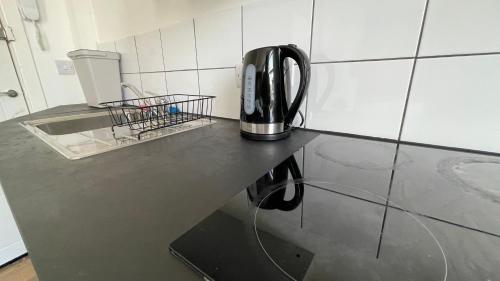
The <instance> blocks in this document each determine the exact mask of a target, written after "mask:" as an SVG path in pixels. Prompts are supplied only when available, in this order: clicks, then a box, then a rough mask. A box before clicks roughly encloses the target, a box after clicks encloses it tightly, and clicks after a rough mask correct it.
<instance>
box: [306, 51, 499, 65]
mask: <svg viewBox="0 0 500 281" xmlns="http://www.w3.org/2000/svg"><path fill="white" fill-rule="evenodd" d="M495 55H500V52H480V53H460V54H447V55H428V56H405V57H388V58H368V59H350V60H331V61H314V62H311V64H336V63H356V62H376V61H392V60H409V59H417V60H422V59H440V58H454V57H474V56H495Z"/></svg>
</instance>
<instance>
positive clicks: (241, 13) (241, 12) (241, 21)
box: [240, 5, 244, 62]
mask: <svg viewBox="0 0 500 281" xmlns="http://www.w3.org/2000/svg"><path fill="white" fill-rule="evenodd" d="M240 17H241V18H240V25H241V61H242V62H243V56H244V54H243V5H241V6H240Z"/></svg>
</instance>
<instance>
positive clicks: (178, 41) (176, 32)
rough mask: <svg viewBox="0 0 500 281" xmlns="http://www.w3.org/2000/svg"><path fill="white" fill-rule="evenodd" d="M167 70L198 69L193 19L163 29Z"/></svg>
mask: <svg viewBox="0 0 500 281" xmlns="http://www.w3.org/2000/svg"><path fill="white" fill-rule="evenodd" d="M161 39H162V44H163V51H164V61H165V68H166V70H183V69H196V68H197V65H196V49H195V41H194V25H193V21H192V20H189V21H185V22H182V23H179V24H177V25H174V26H171V27H169V28H164V29H161Z"/></svg>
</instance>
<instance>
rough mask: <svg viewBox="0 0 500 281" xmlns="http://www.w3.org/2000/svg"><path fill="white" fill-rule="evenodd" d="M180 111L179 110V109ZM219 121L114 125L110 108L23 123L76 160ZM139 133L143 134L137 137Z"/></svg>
mask: <svg viewBox="0 0 500 281" xmlns="http://www.w3.org/2000/svg"><path fill="white" fill-rule="evenodd" d="M179 115H180V113H179ZM214 123H216V122H215V121H214V120H213V119H212V118H208V117H201V118H198V119H194V120H191V121H189V122H183V123H177V124H175V125H170V126H168V127H162V128H157V129H155V130H145V131H141V130H134V129H133V128H131V127H130V126H113V122H112V120H111V119H110V117H109V112H106V111H101V112H93V113H85V114H77V115H69V116H57V117H51V118H44V119H38V120H30V121H25V122H22V123H20V124H21V125H22V126H23V127H24V128H26V129H27V130H28V131H30V132H31V133H33V134H34V135H35V136H37V137H38V138H40V139H41V140H43V141H44V142H45V143H47V144H48V145H49V146H50V147H52V148H53V149H54V150H56V151H57V152H59V153H61V154H62V155H63V156H64V157H66V158H68V159H71V160H75V159H80V158H84V157H88V156H91V155H96V154H100V153H103V152H107V151H111V150H114V149H119V148H122V147H127V146H131V145H134V144H138V143H143V142H146V141H150V140H154V139H158V138H162V137H166V136H170V135H173V134H177V133H181V132H186V131H189V130H193V129H196V128H200V127H204V126H207V125H210V124H214ZM138 134H140V135H141V136H140V138H139V137H138Z"/></svg>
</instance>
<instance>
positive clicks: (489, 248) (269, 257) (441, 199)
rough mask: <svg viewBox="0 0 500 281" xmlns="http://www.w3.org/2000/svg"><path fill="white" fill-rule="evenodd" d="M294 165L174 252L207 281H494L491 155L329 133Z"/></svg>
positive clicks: (498, 170) (495, 180)
mask: <svg viewBox="0 0 500 281" xmlns="http://www.w3.org/2000/svg"><path fill="white" fill-rule="evenodd" d="M396 154H397V161H396V163H394V159H395V155H396ZM294 157H295V159H296V160H297V162H298V163H299V165H298V166H299V167H300V173H301V175H300V177H301V179H300V180H299V181H296V182H293V181H291V174H292V173H291V172H290V175H289V176H288V178H289V182H288V184H287V185H286V190H285V192H280V191H283V190H280V189H279V188H280V187H283V186H285V185H275V184H273V183H270V182H269V179H270V177H267V178H262V179H260V180H258V181H257V182H256V183H254V184H253V185H252V186H250V187H249V188H248V189H247V190H243V191H242V192H240V193H239V194H237V195H235V196H234V197H233V198H232V199H231V200H229V201H228V202H227V203H226V204H225V206H223V207H222V208H220V209H218V210H217V211H216V212H213V213H211V214H208V215H207V217H206V218H205V219H204V220H203V221H202V222H201V223H200V224H198V225H197V226H195V227H194V228H192V229H191V230H190V231H188V232H186V233H185V234H184V235H183V236H181V238H179V239H177V240H176V241H175V242H174V243H173V244H172V247H173V250H174V251H175V252H176V254H177V255H179V256H181V257H182V258H184V259H186V260H187V261H189V262H192V263H193V264H194V265H195V266H196V267H197V268H200V270H201V271H203V272H204V273H205V274H207V275H209V276H211V277H215V279H216V280H219V279H218V278H221V279H220V280H249V281H250V280H303V281H309V280H337V281H352V280H384V281H386V280H395V281H401V280H404V281H410V280H411V281H420V280H426V281H443V280H453V281H455V280H459V281H471V280H474V281H476V280H477V281H480V280H489V281H493V280H500V279H499V276H500V255H499V254H498V253H500V216H499V214H500V185H499V183H500V157H498V156H494V155H486V154H475V153H467V152H463V151H457V150H453V149H437V148H432V147H423V146H415V145H407V144H400V145H399V147H398V146H397V145H396V143H391V142H381V141H373V140H366V139H360V138H351V137H343V136H339V135H334V134H322V135H320V136H318V137H316V138H315V139H314V140H312V141H311V142H309V143H308V144H306V145H305V146H304V147H303V148H302V149H301V150H300V151H298V152H297V153H295V154H294ZM393 163H394V164H393ZM280 167H281V166H280ZM279 171H280V168H277V169H274V170H273V175H282V174H283V172H279ZM277 177H278V176H277ZM294 183H303V185H304V187H303V189H302V190H301V189H300V188H298V189H297V186H296V185H294ZM259 190H260V194H259ZM274 194H276V195H274ZM297 194H301V196H300V197H301V199H300V200H298V199H297V197H296V195H297ZM290 202H294V204H293V205H292V206H293V207H291V205H290ZM260 204H264V206H263V207H260V206H261V205H260ZM257 206H259V207H257ZM256 214H257V216H255V215H256ZM256 233H259V234H258V235H257V234H256ZM209 238H210V239H209ZM257 238H258V241H257ZM259 243H260V244H259ZM235 261H236V262H235ZM283 272H285V273H286V274H288V276H289V277H290V276H291V277H293V278H290V279H289V278H288V277H287V276H286V274H284V273H283ZM242 273H245V275H244V276H242V275H241V274H242Z"/></svg>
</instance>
